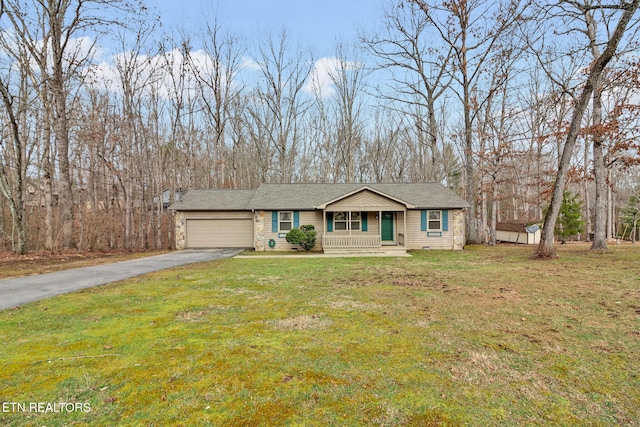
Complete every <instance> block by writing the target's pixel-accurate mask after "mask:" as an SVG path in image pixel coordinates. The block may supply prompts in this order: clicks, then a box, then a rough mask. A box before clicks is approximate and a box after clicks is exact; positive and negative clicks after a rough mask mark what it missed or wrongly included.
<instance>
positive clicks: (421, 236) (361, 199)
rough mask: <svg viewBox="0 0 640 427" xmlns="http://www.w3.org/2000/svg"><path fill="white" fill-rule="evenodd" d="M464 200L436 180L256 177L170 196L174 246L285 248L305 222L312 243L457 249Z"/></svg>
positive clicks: (319, 246) (338, 247)
mask: <svg viewBox="0 0 640 427" xmlns="http://www.w3.org/2000/svg"><path fill="white" fill-rule="evenodd" d="M468 207H469V205H468V204H467V203H466V202H465V201H464V200H462V199H461V198H459V197H458V196H456V195H455V193H453V192H452V191H451V190H449V189H447V188H446V187H444V186H443V185H441V184H438V183H418V184H400V183H396V184H262V185H260V187H258V188H257V189H255V190H191V191H189V192H187V193H186V194H185V195H184V197H183V199H182V201H180V202H177V203H174V204H173V205H172V206H171V207H170V209H171V210H173V211H175V213H176V215H175V220H176V223H175V224H176V233H175V234H176V248H177V249H185V248H221V247H237V248H253V249H255V250H256V251H268V250H291V249H293V247H292V246H291V245H290V244H289V243H288V242H287V241H286V239H285V237H286V235H287V233H288V232H289V230H291V229H292V228H294V227H299V226H301V225H306V224H311V225H313V226H314V227H315V229H316V231H317V241H316V246H315V247H314V248H313V250H318V251H320V250H322V251H325V252H329V251H351V250H359V251H362V250H365V251H375V250H382V249H391V248H398V249H401V250H406V249H423V248H430V249H463V247H464V244H465V219H464V211H465V209H467V208H468Z"/></svg>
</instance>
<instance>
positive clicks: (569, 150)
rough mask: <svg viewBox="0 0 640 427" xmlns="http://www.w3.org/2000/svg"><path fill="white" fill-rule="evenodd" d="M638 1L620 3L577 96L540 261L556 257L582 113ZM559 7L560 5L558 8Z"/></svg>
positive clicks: (546, 219) (639, 3)
mask: <svg viewBox="0 0 640 427" xmlns="http://www.w3.org/2000/svg"><path fill="white" fill-rule="evenodd" d="M639 5H640V0H633V1H631V2H628V3H623V4H622V5H621V6H620V9H619V10H620V11H621V12H622V13H621V16H620V19H619V21H618V23H617V25H616V27H615V29H614V30H613V32H612V33H611V34H610V35H609V37H608V40H607V42H606V43H605V44H604V50H603V51H602V53H601V54H600V55H599V56H598V57H597V58H596V59H595V61H594V62H593V63H592V64H591V66H590V67H589V73H588V75H587V78H586V81H585V83H584V87H583V89H582V91H581V93H580V96H579V98H578V100H577V102H576V104H575V106H574V109H573V114H572V118H571V123H570V127H569V131H568V133H567V136H566V140H565V143H564V148H563V150H562V157H561V159H560V164H559V165H558V172H557V175H556V181H555V184H554V189H553V195H552V197H551V203H550V206H549V209H548V210H547V214H546V215H545V220H544V229H543V233H542V238H541V240H540V244H539V245H538V255H539V256H541V257H552V256H555V247H554V229H555V225H556V221H557V218H558V213H559V212H560V206H561V204H562V196H563V193H564V189H565V184H566V181H567V173H568V170H569V164H570V161H571V156H572V154H573V150H574V148H575V145H576V141H577V139H578V136H579V134H580V131H581V128H582V126H581V124H582V119H583V116H584V114H585V111H586V109H587V107H588V105H589V103H590V102H591V97H592V95H593V93H594V91H595V90H596V89H597V87H598V85H599V82H600V78H601V76H602V73H603V72H604V69H605V67H606V66H607V64H609V62H610V61H611V60H612V58H613V57H614V55H615V54H616V51H617V49H618V45H619V44H620V42H621V40H622V38H623V37H624V35H625V32H626V30H627V28H628V26H629V23H630V22H631V20H632V19H633V16H634V14H635V13H636V11H637V10H638V6H639ZM561 6H562V5H561Z"/></svg>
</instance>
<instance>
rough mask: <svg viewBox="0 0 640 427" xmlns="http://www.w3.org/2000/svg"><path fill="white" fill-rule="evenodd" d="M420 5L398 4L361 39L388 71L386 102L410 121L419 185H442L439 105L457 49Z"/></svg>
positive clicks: (410, 3)
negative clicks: (440, 35)
mask: <svg viewBox="0 0 640 427" xmlns="http://www.w3.org/2000/svg"><path fill="white" fill-rule="evenodd" d="M419 3H420V2H412V1H406V0H396V1H394V2H393V3H392V4H391V5H390V6H389V7H388V8H387V9H386V10H385V14H384V18H383V26H382V27H383V28H384V29H383V30H381V31H378V32H374V33H373V34H370V35H362V36H361V41H362V42H363V44H364V45H365V47H366V48H367V50H368V51H369V52H370V53H371V54H373V55H374V57H375V58H376V60H377V68H379V69H382V70H388V71H389V74H390V82H391V83H390V84H389V85H388V86H389V87H388V89H387V90H384V89H383V93H382V97H384V98H385V99H386V100H387V101H388V102H390V103H391V104H392V105H397V107H396V108H400V109H401V111H402V112H403V113H404V114H405V115H407V116H410V117H412V123H413V125H414V127H415V135H416V136H415V141H416V142H417V144H418V147H417V149H416V150H415V153H414V156H412V157H413V161H414V162H417V163H419V164H420V169H421V173H420V174H419V175H417V176H416V178H417V180H420V181H439V180H440V179H439V178H440V173H438V172H439V171H438V170H439V168H438V164H439V161H440V159H439V157H440V155H439V153H440V149H439V147H438V142H439V140H442V137H443V136H442V135H440V134H439V126H438V123H437V111H438V105H437V103H438V100H439V99H440V97H441V96H442V95H443V94H444V93H445V91H446V90H447V89H448V88H449V85H450V83H451V81H452V78H453V77H452V75H451V74H450V73H449V70H450V67H451V65H452V61H453V54H454V48H453V46H452V45H451V44H447V43H446V42H444V41H443V40H438V39H437V38H436V34H437V28H435V26H434V23H433V22H432V21H431V20H430V18H429V14H426V13H424V10H423V9H421V5H420V4H419Z"/></svg>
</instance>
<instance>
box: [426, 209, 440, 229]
mask: <svg viewBox="0 0 640 427" xmlns="http://www.w3.org/2000/svg"><path fill="white" fill-rule="evenodd" d="M427 231H442V211H427Z"/></svg>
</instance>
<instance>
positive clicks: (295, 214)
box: [293, 211, 300, 228]
mask: <svg viewBox="0 0 640 427" xmlns="http://www.w3.org/2000/svg"><path fill="white" fill-rule="evenodd" d="M293 228H300V211H293Z"/></svg>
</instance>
